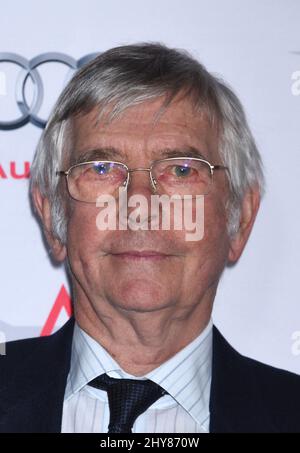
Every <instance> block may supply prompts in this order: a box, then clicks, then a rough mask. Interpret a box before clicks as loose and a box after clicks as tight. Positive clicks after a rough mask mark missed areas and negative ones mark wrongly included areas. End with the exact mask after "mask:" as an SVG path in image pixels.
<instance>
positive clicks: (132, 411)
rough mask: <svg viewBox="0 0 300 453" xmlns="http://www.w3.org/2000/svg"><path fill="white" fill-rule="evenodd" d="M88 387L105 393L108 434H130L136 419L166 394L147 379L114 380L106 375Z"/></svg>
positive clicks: (99, 377)
mask: <svg viewBox="0 0 300 453" xmlns="http://www.w3.org/2000/svg"><path fill="white" fill-rule="evenodd" d="M89 385H91V386H92V387H95V388H98V389H101V390H106V391H107V396H108V403H109V410H110V420H109V425H108V432H109V433H131V428H132V426H133V424H134V422H135V420H136V419H137V417H138V416H139V415H140V414H142V413H143V412H145V411H146V410H147V409H148V407H150V406H151V404H153V403H154V402H155V401H156V400H158V399H159V398H161V397H162V396H163V395H165V394H166V393H167V392H166V391H165V390H164V389H163V388H161V387H160V386H159V385H158V384H155V382H153V381H150V380H149V379H147V380H139V379H114V378H111V377H109V376H108V375H107V374H102V375H101V376H98V377H96V378H95V379H93V380H92V381H91V382H89Z"/></svg>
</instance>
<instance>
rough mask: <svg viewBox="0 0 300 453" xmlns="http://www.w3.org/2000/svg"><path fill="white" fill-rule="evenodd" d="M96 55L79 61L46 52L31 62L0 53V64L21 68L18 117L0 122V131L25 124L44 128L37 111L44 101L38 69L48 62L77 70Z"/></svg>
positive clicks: (17, 93) (17, 95)
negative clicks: (29, 94) (30, 93)
mask: <svg viewBox="0 0 300 453" xmlns="http://www.w3.org/2000/svg"><path fill="white" fill-rule="evenodd" d="M97 55H98V54H97V53H92V54H89V55H85V56H84V57H82V58H80V59H79V60H75V59H74V58H72V57H70V56H68V55H65V54H63V53H59V52H48V53H43V54H40V55H38V56H37V57H35V58H32V59H31V60H27V59H26V58H24V57H22V56H20V55H18V54H15V53H8V52H0V63H5V62H6V63H13V64H15V65H17V66H19V67H20V68H21V70H20V73H19V75H18V78H17V82H16V87H15V98H16V99H15V100H16V104H17V105H18V108H19V110H20V115H19V116H18V117H17V118H15V119H13V120H11V121H0V129H2V130H10V129H17V128H19V127H22V126H24V125H25V124H27V123H29V122H30V123H32V124H35V125H36V126H38V127H41V128H43V127H45V124H46V121H45V120H44V119H42V118H40V117H39V111H40V108H41V105H42V103H43V99H44V86H43V81H42V78H41V75H40V73H39V71H38V68H39V67H40V66H41V65H42V64H44V63H49V62H56V63H62V64H64V65H66V66H67V67H69V68H70V69H73V70H75V71H76V70H77V69H79V68H81V66H83V65H84V64H86V63H88V62H89V61H90V60H92V59H93V58H95V57H96V56H97ZM29 78H30V79H31V81H32V84H33V96H32V101H31V102H30V104H29V103H28V102H27V99H26V95H25V93H26V83H27V81H28V79H29Z"/></svg>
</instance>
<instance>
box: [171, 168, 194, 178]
mask: <svg viewBox="0 0 300 453" xmlns="http://www.w3.org/2000/svg"><path fill="white" fill-rule="evenodd" d="M172 172H173V174H174V175H175V176H177V177H179V178H182V177H183V178H184V177H186V176H190V175H191V172H192V169H191V168H190V167H188V166H187V165H176V166H174V167H173V169H172Z"/></svg>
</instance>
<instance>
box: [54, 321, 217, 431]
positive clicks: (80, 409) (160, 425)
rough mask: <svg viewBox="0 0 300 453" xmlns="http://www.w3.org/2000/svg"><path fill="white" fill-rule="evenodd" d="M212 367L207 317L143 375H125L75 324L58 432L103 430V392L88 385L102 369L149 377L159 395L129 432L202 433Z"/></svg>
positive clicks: (206, 420)
mask: <svg viewBox="0 0 300 453" xmlns="http://www.w3.org/2000/svg"><path fill="white" fill-rule="evenodd" d="M211 367H212V321H211V320H210V322H209V324H208V325H207V327H206V328H205V329H204V330H203V331H202V332H201V334H200V335H199V336H198V337H197V338H196V339H195V340H193V341H192V342H191V343H189V344H188V345H187V346H186V347H185V348H183V349H181V350H180V351H179V352H178V353H177V354H175V355H174V356H173V357H171V358H170V359H169V360H167V361H166V362H164V363H163V364H162V365H160V366H159V367H158V368H156V369H155V370H153V371H151V372H150V373H147V374H146V375H145V376H142V377H138V378H137V377H136V376H132V375H130V374H128V373H126V372H125V371H124V370H122V369H121V368H120V366H119V365H118V364H117V362H116V361H115V360H114V359H113V358H112V357H111V356H110V355H109V353H108V352H107V351H106V350H105V349H104V348H103V347H102V346H101V345H100V344H99V343H97V342H96V341H95V340H94V339H93V338H91V337H90V336H89V335H88V334H87V333H85V332H84V331H83V330H82V329H81V328H80V327H79V326H78V325H77V324H76V323H75V327H74V336H73V343H72V354H71V366H70V372H69V375H68V379H67V385H66V391H65V398H64V405H63V417H62V427H61V432H63V433H107V428H108V423H109V406H108V398H107V393H106V391H104V390H99V389H96V388H94V387H91V386H89V385H88V383H89V382H90V381H91V380H92V379H94V378H95V377H97V376H99V375H101V374H103V373H107V374H108V375H109V376H111V377H114V378H127V379H151V380H152V381H154V382H156V383H157V384H159V385H160V386H161V387H162V388H164V389H165V390H166V391H167V392H168V395H164V396H163V397H161V398H160V399H159V400H157V401H156V402H155V403H154V404H152V406H150V407H149V408H148V409H147V410H146V411H145V412H144V413H143V414H141V415H140V416H139V417H138V418H137V419H136V421H135V423H134V425H133V428H132V432H133V433H138V432H142V433H207V432H209V415H210V414H209V398H210V385H211Z"/></svg>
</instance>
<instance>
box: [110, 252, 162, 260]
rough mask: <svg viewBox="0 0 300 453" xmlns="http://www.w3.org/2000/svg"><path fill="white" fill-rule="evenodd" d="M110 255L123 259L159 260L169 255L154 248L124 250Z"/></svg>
mask: <svg viewBox="0 0 300 453" xmlns="http://www.w3.org/2000/svg"><path fill="white" fill-rule="evenodd" d="M112 256H113V257H115V258H118V259H123V260H133V261H134V260H135V261H140V260H148V261H159V260H163V259H165V258H168V257H170V255H167V254H166V253H162V252H158V251H156V250H126V251H124V252H119V253H112Z"/></svg>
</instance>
